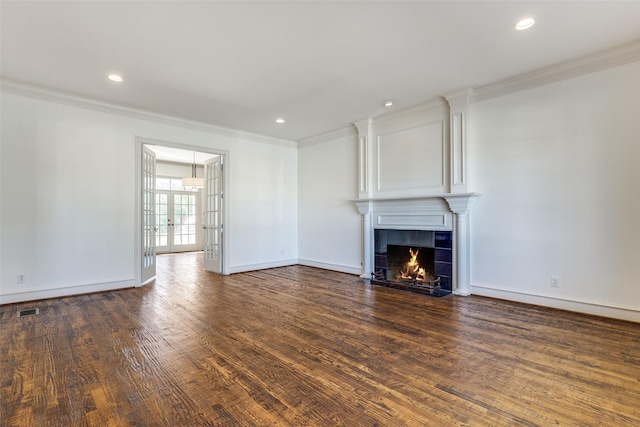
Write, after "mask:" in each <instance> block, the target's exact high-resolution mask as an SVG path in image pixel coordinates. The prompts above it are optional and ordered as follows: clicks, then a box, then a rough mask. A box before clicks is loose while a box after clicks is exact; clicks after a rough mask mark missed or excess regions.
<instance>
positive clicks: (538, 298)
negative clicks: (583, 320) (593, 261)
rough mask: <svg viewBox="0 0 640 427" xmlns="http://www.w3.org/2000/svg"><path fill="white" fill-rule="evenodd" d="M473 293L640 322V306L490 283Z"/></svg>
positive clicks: (476, 285) (475, 285) (474, 286)
mask: <svg viewBox="0 0 640 427" xmlns="http://www.w3.org/2000/svg"><path fill="white" fill-rule="evenodd" d="M471 294H473V295H479V296H485V297H491V298H498V299H503V300H508V301H517V302H523V303H526V304H535V305H541V306H545V307H552V308H558V309H561V310H568V311H576V312H579V313H585V314H592V315H594V316H602V317H609V318H613V319H621V320H628V321H631V322H640V308H637V307H625V306H614V305H608V304H602V303H597V302H591V301H578V300H574V299H568V298H561V297H560V298H559V297H555V296H549V295H539V294H532V293H528V292H520V291H513V290H505V289H499V288H496V287H493V286H489V285H480V284H474V285H471Z"/></svg>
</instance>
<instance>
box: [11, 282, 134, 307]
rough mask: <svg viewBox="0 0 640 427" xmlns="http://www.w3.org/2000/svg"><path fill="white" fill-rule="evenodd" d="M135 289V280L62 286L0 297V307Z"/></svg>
mask: <svg viewBox="0 0 640 427" xmlns="http://www.w3.org/2000/svg"><path fill="white" fill-rule="evenodd" d="M134 287H136V279H135V278H130V279H123V280H114V281H111V282H101V283H89V284H83V285H74V286H64V287H59V288H47V289H33V290H28V291H23V292H14V293H10V294H2V295H0V305H2V304H14V303H18V302H26V301H37V300H42V299H48V298H60V297H68V296H72V295H82V294H91V293H94V292H105V291H114V290H117V289H125V288H134Z"/></svg>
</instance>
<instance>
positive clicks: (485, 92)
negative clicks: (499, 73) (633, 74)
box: [473, 40, 640, 102]
mask: <svg viewBox="0 0 640 427" xmlns="http://www.w3.org/2000/svg"><path fill="white" fill-rule="evenodd" d="M636 61H640V40H636V41H633V42H631V43H627V44H624V45H622V46H618V47H615V48H613V49H608V50H605V51H602V52H598V53H595V54H593V55H589V56H585V57H582V58H578V59H574V60H571V61H565V62H561V63H559V64H555V65H552V66H550V67H546V68H541V69H539V70H536V71H531V72H529V73H524V74H520V75H518V76H515V77H511V78H508V79H505V80H501V81H499V82H496V83H492V84H489V85H486V86H481V87H477V88H476V89H475V90H474V94H473V101H474V102H475V101H485V100H487V99H491V98H497V97H499V96H503V95H508V94H510V93H515V92H520V91H523V90H527V89H532V88H535V87H538V86H544V85H547V84H550V83H555V82H558V81H561V80H566V79H570V78H572V77H578V76H581V75H584V74H589V73H594V72H596V71H601V70H606V69H607V68H612V67H616V66H619V65H624V64H629V63H631V62H636Z"/></svg>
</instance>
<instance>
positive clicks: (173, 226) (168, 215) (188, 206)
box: [156, 190, 200, 253]
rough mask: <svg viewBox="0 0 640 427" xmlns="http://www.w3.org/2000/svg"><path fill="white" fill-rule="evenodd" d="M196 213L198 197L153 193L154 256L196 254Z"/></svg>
mask: <svg viewBox="0 0 640 427" xmlns="http://www.w3.org/2000/svg"><path fill="white" fill-rule="evenodd" d="M199 212H200V194H199V193H195V192H192V191H159V190H156V224H157V228H158V232H157V233H156V252H158V253H161V252H185V251H196V250H199V249H200V246H199V244H198V243H199V239H198V230H199V229H200V224H199V221H198V217H199Z"/></svg>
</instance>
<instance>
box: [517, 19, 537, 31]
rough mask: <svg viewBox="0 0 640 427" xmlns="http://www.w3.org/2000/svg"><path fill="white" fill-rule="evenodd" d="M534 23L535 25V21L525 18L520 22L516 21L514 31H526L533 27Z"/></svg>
mask: <svg viewBox="0 0 640 427" xmlns="http://www.w3.org/2000/svg"><path fill="white" fill-rule="evenodd" d="M535 23H536V21H535V19H533V18H525V19H523V20H522V21H518V23H517V24H516V30H518V31H522V30H528V29H529V28H531V27H533V24H535Z"/></svg>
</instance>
